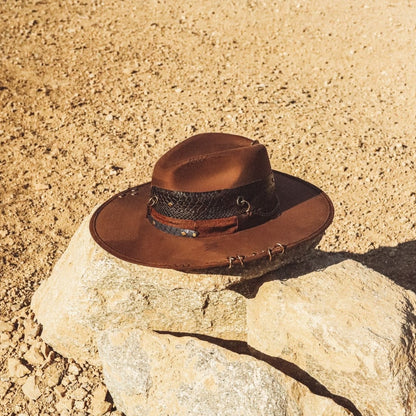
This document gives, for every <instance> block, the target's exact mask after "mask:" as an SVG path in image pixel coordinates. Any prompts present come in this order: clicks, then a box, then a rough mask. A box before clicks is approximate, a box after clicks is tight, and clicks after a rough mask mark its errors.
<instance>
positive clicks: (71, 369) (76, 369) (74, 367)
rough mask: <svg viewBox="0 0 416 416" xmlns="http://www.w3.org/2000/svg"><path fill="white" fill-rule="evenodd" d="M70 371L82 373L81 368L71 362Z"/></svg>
mask: <svg viewBox="0 0 416 416" xmlns="http://www.w3.org/2000/svg"><path fill="white" fill-rule="evenodd" d="M68 373H70V374H73V375H74V376H78V375H79V374H80V373H81V368H80V367H79V366H78V365H77V364H75V363H71V364H69V367H68Z"/></svg>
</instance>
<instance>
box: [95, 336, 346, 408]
mask: <svg viewBox="0 0 416 416" xmlns="http://www.w3.org/2000/svg"><path fill="white" fill-rule="evenodd" d="M98 347H99V352H100V357H101V359H102V363H103V371H104V377H105V381H106V384H107V387H108V388H109V390H110V392H111V395H112V397H113V399H114V401H115V404H116V406H117V408H118V409H120V410H121V411H123V412H124V413H125V414H126V416H139V415H140V416H145V415H146V416H167V415H188V416H192V415H195V416H211V415H212V416H217V415H222V416H227V415H230V416H231V415H232V416H234V415H240V416H249V415H250V416H251V415H253V416H254V415H256V416H259V415H264V416H266V415H267V416H273V415H275V416H278V415H279V416H281V415H286V416H292V415H293V416H294V415H314V416H338V415H339V416H340V415H349V414H350V413H349V412H348V411H347V410H345V409H344V408H342V407H340V406H338V405H336V404H335V403H334V402H333V401H332V400H330V399H328V398H326V397H321V396H317V395H314V394H312V393H311V392H310V391H309V390H308V388H306V387H305V386H304V385H302V384H300V383H298V382H297V381H295V380H294V379H292V378H290V377H288V376H286V375H285V374H283V373H281V372H280V371H278V370H277V369H275V368H273V367H272V366H270V365H269V364H266V363H265V362H262V361H260V360H256V359H255V358H253V357H250V356H248V355H244V354H236V353H235V352H232V351H229V350H227V349H224V348H222V347H219V346H217V345H214V344H212V343H207V342H205V341H201V340H198V339H196V338H192V337H175V336H172V335H167V334H163V335H161V334H157V333H154V332H151V331H142V330H137V329H136V330H131V331H129V330H125V331H118V330H107V331H104V332H103V333H102V334H100V336H99V338H98Z"/></svg>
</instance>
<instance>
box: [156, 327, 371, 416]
mask: <svg viewBox="0 0 416 416" xmlns="http://www.w3.org/2000/svg"><path fill="white" fill-rule="evenodd" d="M156 332H157V333H159V334H167V335H173V336H176V337H193V338H198V339H200V340H201V341H207V342H210V343H212V344H215V345H218V346H220V347H222V348H225V349H227V350H229V351H232V352H235V353H237V354H245V355H249V356H251V357H254V358H256V359H258V360H260V361H263V362H265V363H267V364H269V365H270V366H272V367H274V368H276V369H277V370H279V371H281V372H282V373H284V374H286V375H287V376H289V377H291V378H293V379H295V380H296V381H298V382H299V383H301V384H303V385H304V386H306V387H307V388H308V389H309V390H310V391H311V392H312V393H313V394H316V395H318V396H323V397H327V398H329V399H331V400H333V401H334V402H335V403H336V404H338V405H339V406H342V407H344V408H345V409H347V410H349V411H350V412H351V413H352V414H353V416H363V415H362V413H361V412H360V411H359V410H358V409H357V407H356V406H355V405H354V403H353V402H352V401H351V400H349V399H348V398H346V397H343V396H340V395H337V394H334V393H331V392H330V391H329V390H328V389H327V388H326V387H325V386H324V385H323V384H321V383H320V382H319V381H318V380H316V379H315V378H314V377H312V376H311V375H310V374H308V373H307V372H306V371H305V370H302V369H301V368H300V367H298V366H297V365H296V364H294V363H291V362H290V361H287V360H284V359H283V358H280V357H273V356H271V355H267V354H264V353H262V352H261V351H259V350H257V349H255V348H253V347H251V346H250V345H248V344H247V342H245V341H236V340H224V339H221V338H215V337H211V336H208V335H202V334H193V333H186V332H170V331H156Z"/></svg>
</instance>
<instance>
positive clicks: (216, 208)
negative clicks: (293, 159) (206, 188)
mask: <svg viewBox="0 0 416 416" xmlns="http://www.w3.org/2000/svg"><path fill="white" fill-rule="evenodd" d="M151 193H152V196H151V198H150V200H149V206H148V211H147V216H148V219H149V221H150V222H151V223H152V224H153V226H155V227H156V228H158V229H159V230H161V231H164V232H167V233H169V234H172V235H177V236H183V237H192V238H195V237H206V236H214V235H223V234H230V233H235V232H237V231H238V230H242V229H245V228H250V227H253V226H255V225H259V224H261V223H264V222H266V221H267V220H269V219H270V218H273V217H275V216H276V215H277V214H278V212H279V199H278V196H277V192H276V187H275V183H274V175H273V174H271V175H270V176H269V177H268V178H267V179H265V180H262V181H256V182H254V183H251V184H248V185H244V186H241V187H238V188H234V189H224V190H219V191H211V192H179V191H169V190H166V189H161V188H157V187H152V191H151Z"/></svg>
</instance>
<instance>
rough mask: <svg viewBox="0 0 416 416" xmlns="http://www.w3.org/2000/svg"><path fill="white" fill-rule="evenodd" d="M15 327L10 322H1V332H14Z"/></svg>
mask: <svg viewBox="0 0 416 416" xmlns="http://www.w3.org/2000/svg"><path fill="white" fill-rule="evenodd" d="M13 330H14V325H13V324H12V323H10V322H5V321H0V332H12V331H13Z"/></svg>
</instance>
